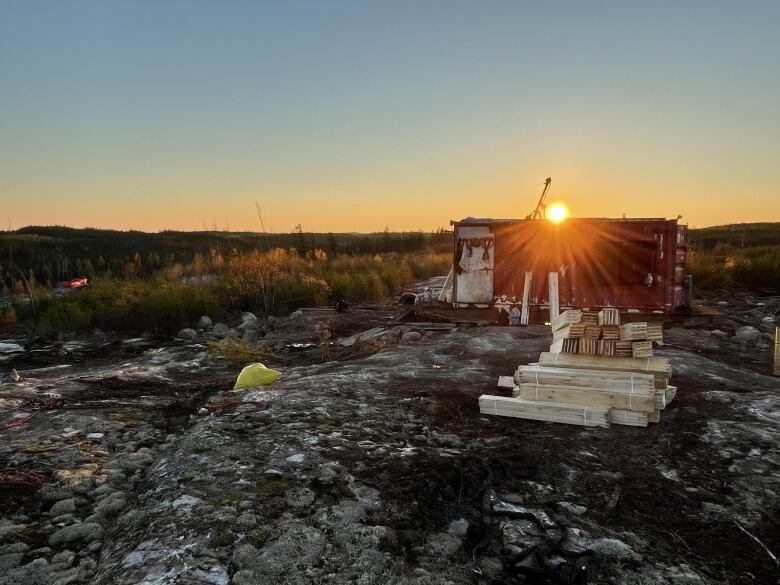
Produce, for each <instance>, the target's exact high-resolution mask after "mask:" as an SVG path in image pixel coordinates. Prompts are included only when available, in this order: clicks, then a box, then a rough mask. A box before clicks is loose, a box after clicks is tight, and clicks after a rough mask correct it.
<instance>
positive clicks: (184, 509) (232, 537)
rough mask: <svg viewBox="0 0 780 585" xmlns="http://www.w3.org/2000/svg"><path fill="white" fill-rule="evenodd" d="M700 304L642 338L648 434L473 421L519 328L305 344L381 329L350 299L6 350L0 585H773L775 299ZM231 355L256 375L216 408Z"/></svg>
mask: <svg viewBox="0 0 780 585" xmlns="http://www.w3.org/2000/svg"><path fill="white" fill-rule="evenodd" d="M720 301H722V299H713V300H712V301H711V302H710V303H709V304H710V305H711V306H712V307H713V308H716V309H718V310H719V311H720V312H721V313H722V315H720V316H715V317H708V318H706V319H702V318H698V317H689V318H678V319H676V320H674V321H670V322H668V323H667V329H666V345H665V346H664V347H663V348H661V349H660V350H659V352H658V353H659V354H662V355H666V356H668V357H670V358H671V359H672V361H673V367H674V376H673V382H674V383H675V384H676V385H677V386H678V388H679V390H678V395H677V400H676V401H675V402H674V403H672V405H671V406H670V407H669V408H668V409H667V410H666V411H664V412H663V414H662V419H661V422H660V423H659V424H657V425H653V426H651V427H649V428H647V429H642V428H633V427H618V426H614V427H613V428H611V429H583V428H580V427H572V426H565V425H557V424H551V423H539V422H532V421H521V420H515V419H505V418H493V417H484V416H481V415H480V414H479V410H478V407H477V397H478V396H479V395H480V394H482V393H485V392H490V393H496V392H497V391H498V390H497V388H496V387H495V385H496V380H497V378H498V376H499V375H511V373H512V372H513V370H514V368H515V367H516V365H517V364H519V363H528V362H532V361H535V359H536V358H537V357H538V354H539V352H540V351H542V350H543V349H544V347H545V345H548V344H549V343H550V334H549V329H547V328H545V327H543V326H531V327H527V328H522V329H515V328H509V327H461V328H459V329H457V330H454V331H452V332H442V331H437V332H435V333H426V332H425V331H424V330H421V331H419V332H415V331H414V330H413V329H412V328H395V329H393V328H389V330H390V332H389V334H388V335H386V336H384V337H381V338H379V339H375V340H372V341H370V342H365V343H356V344H355V345H353V346H350V347H340V346H338V345H332V344H331V345H330V346H327V347H328V349H325V347H326V346H323V345H322V343H321V342H322V338H323V337H322V331H323V330H324V329H327V331H328V332H329V335H330V339H331V341H332V340H336V339H340V338H344V337H346V336H348V335H351V334H353V333H356V332H358V331H362V330H365V329H369V328H371V327H374V326H376V325H380V324H383V323H385V322H386V320H387V319H388V318H389V317H390V315H391V314H392V309H390V308H383V307H366V308H355V309H352V310H350V311H349V312H348V313H346V314H343V315H339V314H336V313H333V312H331V311H325V310H310V311H302V312H300V313H296V314H294V315H292V316H290V317H285V318H279V319H275V320H270V321H269V320H264V319H256V318H254V316H249V315H245V316H243V317H241V318H236V319H235V321H234V322H231V323H230V325H232V327H231V326H228V325H227V324H225V325H223V324H213V323H209V322H207V321H205V320H204V321H203V322H201V323H199V324H193V329H192V330H191V331H184V332H182V333H180V337H181V339H178V340H170V339H158V338H152V337H146V338H139V339H121V338H116V339H115V338H112V337H111V336H106V335H103V334H96V335H94V336H91V337H89V338H83V339H77V340H72V341H69V342H65V343H60V344H55V345H46V344H44V343H42V342H40V341H35V340H28V339H19V340H16V341H18V342H19V343H20V345H19V348H18V349H15V348H14V347H13V343H12V342H11V341H6V342H4V343H5V344H4V345H0V356H1V357H0V372H3V374H2V375H4V376H5V378H4V382H3V383H2V384H0V409H2V410H0V427H2V426H3V425H8V424H14V423H16V425H17V426H13V427H11V428H5V429H3V430H2V431H0V489H1V490H2V491H0V494H1V495H0V584H2V585H6V584H8V585H11V584H14V585H16V584H21V585H27V584H37V583H41V584H43V583H46V584H48V583H59V584H62V585H64V584H66V583H97V584H109V583H117V584H131V583H133V584H135V583H144V584H149V585H151V584H160V585H162V584H169V583H170V584H173V583H177V584H215V585H218V584H227V583H235V584H237V585H241V584H256V583H279V584H282V583H290V584H299V583H300V584H304V583H307V584H308V583H334V584H337V583H338V584H340V583H361V584H373V583H376V584H379V583H382V584H384V583H392V584H399V585H400V584H409V585H411V584H414V585H428V584H431V585H432V584H445V583H452V584H461V583H463V584H465V583H506V584H509V583H586V582H588V583H626V584H629V583H637V584H650V583H674V584H680V585H682V584H709V583H713V584H714V583H740V584H741V583H744V584H748V583H751V584H752V583H776V582H777V580H778V575H779V574H778V566H777V564H776V562H774V561H773V560H772V558H771V556H770V553H772V554H775V555H777V554H778V553H780V516H779V515H778V494H779V493H780V454H779V453H778V436H779V434H778V431H777V429H778V425H779V424H780V380H779V379H778V378H774V377H771V376H769V375H768V371H769V366H768V364H769V361H770V355H771V347H770V343H771V339H772V337H771V333H770V332H771V331H772V330H773V322H772V321H771V319H767V317H773V318H774V317H776V316H778V311H780V300H778V299H776V298H752V297H739V298H730V299H728V300H727V301H725V302H727V303H728V304H726V305H719V304H718V303H719V302H720ZM777 318H779V319H780V316H778V317H777ZM324 325H327V327H324ZM325 337H327V335H326V336H325ZM226 340H227V341H226ZM237 340H245V341H243V342H240V344H241V345H240V348H241V349H244V350H245V349H246V347H250V348H259V349H258V351H259V352H260V353H262V354H263V355H266V356H268V361H267V365H269V366H273V367H275V368H277V369H279V370H281V371H282V372H283V377H282V378H281V380H280V381H279V382H277V383H276V384H275V385H273V386H271V387H269V388H267V389H263V390H250V391H245V392H241V393H232V392H230V388H231V387H232V383H233V381H234V379H235V375H236V374H237V373H238V371H239V370H240V364H238V363H232V362H231V361H229V359H233V358H235V356H232V354H231V353H230V352H224V351H223V352H221V351H220V349H219V348H220V347H222V348H232V347H234V345H235V344H237V343H239V342H238V341H237ZM209 343H211V345H209ZM22 350H23V351H22ZM226 356H227V357H228V358H229V359H226ZM14 369H15V370H17V371H18V374H20V375H21V377H17V376H15V375H14V372H13V370H14ZM22 378H23V379H22ZM41 407H45V408H46V409H45V410H39V409H40V408H41ZM30 414H34V416H32V418H30V419H29V420H26V419H25V418H24V417H28V416H29V415H30ZM20 421H22V422H20ZM764 547H766V548H764ZM767 549H768V550H767Z"/></svg>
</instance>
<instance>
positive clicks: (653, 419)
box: [647, 409, 661, 423]
mask: <svg viewBox="0 0 780 585" xmlns="http://www.w3.org/2000/svg"><path fill="white" fill-rule="evenodd" d="M647 422H649V423H657V422H661V411H660V410H657V409H656V411H655V412H651V413H649V414H648V415H647Z"/></svg>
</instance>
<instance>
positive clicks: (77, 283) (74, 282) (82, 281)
mask: <svg viewBox="0 0 780 585" xmlns="http://www.w3.org/2000/svg"><path fill="white" fill-rule="evenodd" d="M88 282H89V281H88V279H86V278H71V279H70V280H63V281H62V282H61V283H60V284H59V287H60V288H82V287H85V286H87V284H88Z"/></svg>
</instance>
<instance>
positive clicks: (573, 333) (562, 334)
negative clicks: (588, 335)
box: [553, 323, 585, 341]
mask: <svg viewBox="0 0 780 585" xmlns="http://www.w3.org/2000/svg"><path fill="white" fill-rule="evenodd" d="M584 335H585V323H570V324H569V325H565V326H563V327H561V328H560V329H558V330H556V331H553V341H558V340H559V339H566V338H569V339H579V338H580V337H583V336H584Z"/></svg>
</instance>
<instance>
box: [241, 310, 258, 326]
mask: <svg viewBox="0 0 780 585" xmlns="http://www.w3.org/2000/svg"><path fill="white" fill-rule="evenodd" d="M255 323H257V317H256V316H255V314H254V313H249V312H247V313H244V314H243V315H241V327H246V326H247V325H254V324H255Z"/></svg>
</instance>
